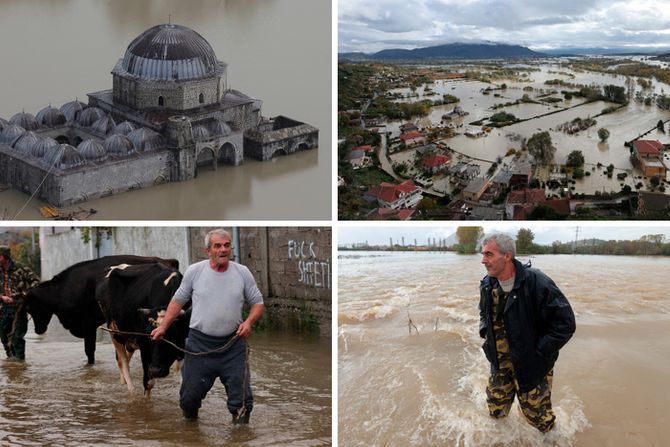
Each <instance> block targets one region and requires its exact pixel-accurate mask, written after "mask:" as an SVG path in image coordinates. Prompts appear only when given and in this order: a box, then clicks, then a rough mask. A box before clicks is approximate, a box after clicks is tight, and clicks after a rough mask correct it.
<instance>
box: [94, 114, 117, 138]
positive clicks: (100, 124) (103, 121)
mask: <svg viewBox="0 0 670 447" xmlns="http://www.w3.org/2000/svg"><path fill="white" fill-rule="evenodd" d="M114 127H116V123H115V122H114V118H112V116H111V115H105V116H103V117H102V118H100V119H99V120H97V121H96V122H94V123H93V125H92V126H91V128H92V129H93V130H95V131H96V132H98V133H101V134H103V135H107V133H109V132H110V131H111V130H112V129H114Z"/></svg>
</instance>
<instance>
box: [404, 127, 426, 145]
mask: <svg viewBox="0 0 670 447" xmlns="http://www.w3.org/2000/svg"><path fill="white" fill-rule="evenodd" d="M400 139H401V140H402V141H403V142H404V143H405V144H406V145H407V146H411V145H413V144H423V143H425V142H426V137H425V136H424V135H423V134H422V133H421V132H418V131H416V130H413V131H410V132H406V133H404V134H402V135H400Z"/></svg>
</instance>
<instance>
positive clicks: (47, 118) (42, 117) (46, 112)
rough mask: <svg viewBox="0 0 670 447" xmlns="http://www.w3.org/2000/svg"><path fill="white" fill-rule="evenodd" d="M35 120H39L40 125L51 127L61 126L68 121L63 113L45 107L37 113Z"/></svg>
mask: <svg viewBox="0 0 670 447" xmlns="http://www.w3.org/2000/svg"><path fill="white" fill-rule="evenodd" d="M35 118H37V122H38V123H40V124H42V125H44V126H49V127H56V126H60V125H61V124H65V122H66V121H67V118H65V115H64V114H63V112H61V111H60V110H58V109H57V108H55V107H51V106H49V107H45V108H43V109H42V110H40V111H39V112H37V116H36V117H35Z"/></svg>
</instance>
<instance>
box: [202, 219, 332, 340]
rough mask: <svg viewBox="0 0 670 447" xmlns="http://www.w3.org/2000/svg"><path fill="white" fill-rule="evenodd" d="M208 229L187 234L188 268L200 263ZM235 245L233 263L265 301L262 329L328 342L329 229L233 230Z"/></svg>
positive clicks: (329, 325) (273, 228)
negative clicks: (246, 270) (242, 268)
mask: <svg viewBox="0 0 670 447" xmlns="http://www.w3.org/2000/svg"><path fill="white" fill-rule="evenodd" d="M211 229H212V228H209V227H207V228H192V229H191V255H192V256H193V262H195V261H198V260H202V259H206V254H205V252H204V250H203V246H204V236H205V234H206V233H207V232H208V231H209V230H211ZM224 229H225V230H227V231H229V232H231V233H232V229H231V228H226V227H224ZM239 239H240V242H239V252H240V259H239V261H238V262H240V263H241V264H244V265H245V266H247V267H248V268H249V270H251V273H252V274H253V275H254V278H255V279H256V282H257V283H258V287H259V289H260V290H261V292H262V293H263V296H264V297H265V305H266V321H267V323H268V324H269V325H271V326H277V327H284V328H291V329H295V330H298V331H307V332H314V333H319V334H321V335H326V336H330V335H331V321H332V320H331V309H332V282H333V275H332V232H331V229H330V228H328V227H239Z"/></svg>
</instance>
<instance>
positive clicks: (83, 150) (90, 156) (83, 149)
mask: <svg viewBox="0 0 670 447" xmlns="http://www.w3.org/2000/svg"><path fill="white" fill-rule="evenodd" d="M77 151H79V153H80V154H81V155H83V156H84V158H85V159H86V160H97V161H99V160H104V159H105V158H107V150H106V149H105V146H103V145H102V144H101V143H99V142H97V141H95V140H90V139H89V140H84V141H82V142H81V143H79V146H77Z"/></svg>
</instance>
